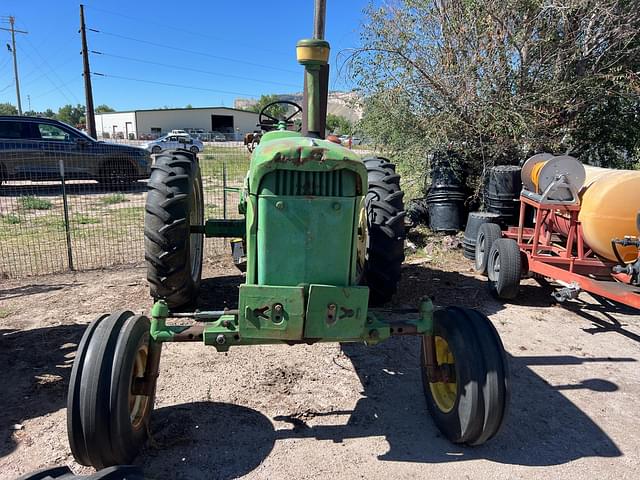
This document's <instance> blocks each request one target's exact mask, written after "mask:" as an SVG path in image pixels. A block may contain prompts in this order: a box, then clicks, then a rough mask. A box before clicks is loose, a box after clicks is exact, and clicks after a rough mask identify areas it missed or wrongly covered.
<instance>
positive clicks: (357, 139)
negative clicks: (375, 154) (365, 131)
mask: <svg viewBox="0 0 640 480" xmlns="http://www.w3.org/2000/svg"><path fill="white" fill-rule="evenodd" d="M339 138H340V142H341V143H342V144H343V145H348V144H349V139H351V145H360V144H361V143H362V139H361V138H360V137H353V136H351V135H341V136H340V137H339Z"/></svg>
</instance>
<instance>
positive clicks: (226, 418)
mask: <svg viewBox="0 0 640 480" xmlns="http://www.w3.org/2000/svg"><path fill="white" fill-rule="evenodd" d="M440 263H441V264H445V265H446V267H442V266H441V265H440V266H438V262H434V261H431V262H430V261H427V259H414V260H412V261H410V262H409V263H407V264H406V265H405V267H404V275H403V285H402V288H401V292H400V294H399V295H398V298H397V299H396V303H398V304H403V305H414V304H415V303H416V302H417V299H418V298H419V297H421V296H423V295H433V296H435V298H436V302H437V303H438V304H441V305H445V304H458V305H460V304H461V305H467V306H471V307H476V308H479V309H481V310H482V311H484V312H485V313H487V314H488V315H490V317H491V319H492V321H493V322H494V324H495V325H496V327H497V328H498V330H499V332H500V334H501V336H502V339H503V342H504V344H505V347H506V349H507V351H508V352H509V356H510V361H511V370H512V392H513V394H512V399H511V404H510V411H509V415H508V418H507V420H506V422H505V425H504V427H503V429H502V431H501V432H500V433H499V434H498V436H497V437H496V438H495V439H493V440H492V441H491V442H490V443H488V444H487V445H485V446H482V447H476V448H466V447H460V446H456V445H452V444H450V443H449V442H447V441H446V440H444V439H443V438H442V437H441V436H440V435H439V434H438V432H437V430H436V428H435V427H434V425H433V423H432V422H431V420H430V418H429V415H428V413H427V412H426V406H425V402H424V398H423V394H422V390H421V388H422V387H421V383H420V376H419V366H418V342H417V339H415V338H394V339H391V340H389V341H388V342H386V343H383V344H381V345H379V346H376V347H365V346H362V345H344V346H342V347H341V346H340V345H337V344H318V345H312V346H295V347H283V346H260V347H253V348H237V349H235V350H234V349H232V350H231V351H230V352H229V353H227V354H217V353H216V352H215V350H213V349H212V348H206V347H204V346H202V345H200V344H168V345H165V347H166V348H164V350H163V357H162V362H161V376H160V379H159V384H158V394H157V399H156V412H155V417H154V421H153V425H152V441H151V442H150V443H149V445H148V446H147V448H146V449H145V450H144V451H143V452H142V454H141V455H140V456H139V457H138V459H137V463H138V464H140V465H141V466H143V468H144V470H145V473H146V475H147V476H148V478H151V479H165V478H166V479H169V478H171V479H183V478H184V479H194V480H195V479H212V478H222V479H226V478H236V477H243V476H244V477H245V478H250V479H280V478H282V479H291V478H296V479H311V478H349V479H351V478H394V479H395V478H427V477H431V478H439V479H443V478H455V479H459V478H482V479H486V478H493V479H500V478H509V479H513V478H527V479H561V478H567V479H583V478H599V479H625V478H629V479H631V478H634V479H635V478H638V472H639V471H640V428H639V427H640V420H639V419H638V412H640V375H639V373H638V371H639V370H638V360H639V359H640V317H639V316H638V315H637V314H636V313H633V312H629V311H625V310H623V309H619V308H611V307H607V308H605V307H602V306H601V305H600V304H598V303H597V302H595V301H594V300H593V299H591V298H590V297H588V296H586V295H585V296H584V298H582V300H583V301H584V302H585V303H582V302H577V301H575V302H572V303H570V304H569V305H567V306H563V307H560V306H556V305H554V304H553V303H552V302H551V298H550V296H549V291H547V290H545V289H543V288H542V287H539V286H537V284H535V283H534V282H532V281H527V282H524V284H523V286H522V287H521V295H520V298H521V299H522V300H520V301H519V303H516V304H510V305H503V304H501V303H498V302H496V301H495V300H493V299H492V298H491V297H489V295H488V294H487V292H486V289H485V285H484V280H483V279H482V278H481V277H478V276H476V275H474V274H473V272H472V271H471V270H470V264H469V263H468V262H466V261H465V260H463V259H462V257H461V256H460V254H459V253H458V252H454V253H450V254H449V257H448V258H447V260H446V261H443V262H440ZM205 276H207V277H210V278H211V280H207V281H206V282H204V285H203V289H202V292H201V303H202V304H203V306H216V307H219V306H221V305H224V304H226V305H229V306H233V305H234V302H235V301H236V298H237V285H238V283H239V282H240V281H241V277H240V276H239V275H238V274H237V272H236V271H235V270H234V269H233V267H232V266H231V265H230V264H228V263H210V264H208V265H207V266H206V268H205ZM1 282H2V283H1V284H0V366H1V368H0V385H1V387H0V388H1V390H0V392H1V393H0V404H1V405H2V408H1V409H0V479H14V478H15V477H17V476H18V475H20V474H23V473H25V472H29V471H32V470H35V469H38V468H43V467H45V466H51V465H62V464H67V465H69V466H71V468H72V469H73V470H74V471H75V472H76V473H90V472H91V471H92V470H91V469H88V468H86V467H81V466H79V465H77V464H75V463H74V461H73V457H72V456H71V453H70V451H69V447H68V444H67V435H66V423H65V422H66V416H65V395H66V388H67V383H68V378H69V373H70V370H71V363H72V361H73V355H74V350H75V348H76V344H77V342H78V341H79V339H80V336H81V335H82V332H83V329H84V327H85V325H86V324H87V323H88V322H89V321H91V320H92V319H93V318H94V317H95V316H96V315H97V314H98V313H99V312H104V311H113V310H116V309H119V308H129V309H132V310H134V311H138V312H141V311H144V310H145V309H148V307H149V306H150V302H149V299H148V296H147V295H148V294H147V286H146V282H145V279H144V270H143V269H142V268H140V267H138V268H128V269H121V270H108V271H93V272H85V273H76V274H65V275H55V276H46V277H34V278H29V279H23V280H21V281H8V280H2V281H1Z"/></svg>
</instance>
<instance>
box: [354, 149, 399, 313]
mask: <svg viewBox="0 0 640 480" xmlns="http://www.w3.org/2000/svg"><path fill="white" fill-rule="evenodd" d="M363 162H364V164H365V166H366V167H367V174H368V180H369V190H368V192H367V195H366V197H365V211H366V222H363V221H361V227H360V229H361V230H365V229H366V230H367V233H368V234H367V235H364V234H363V235H362V238H363V239H365V240H362V241H367V242H368V243H367V244H366V246H365V247H364V250H365V251H366V253H364V252H363V253H364V257H365V258H364V259H362V258H360V259H359V264H360V263H361V266H360V268H361V271H360V272H359V273H360V280H361V283H363V284H364V285H367V286H368V287H369V304H371V305H381V304H384V303H386V302H388V301H389V300H391V297H392V296H393V294H394V293H395V292H396V290H397V287H398V282H399V281H400V268H401V266H402V262H403V261H404V238H405V226H404V217H405V211H404V204H403V201H402V198H403V196H404V192H403V191H402V190H401V189H400V175H398V174H397V173H396V168H395V165H393V164H392V163H390V162H389V161H388V160H387V159H385V158H381V157H370V158H365V159H364V160H363ZM365 223H366V225H365Z"/></svg>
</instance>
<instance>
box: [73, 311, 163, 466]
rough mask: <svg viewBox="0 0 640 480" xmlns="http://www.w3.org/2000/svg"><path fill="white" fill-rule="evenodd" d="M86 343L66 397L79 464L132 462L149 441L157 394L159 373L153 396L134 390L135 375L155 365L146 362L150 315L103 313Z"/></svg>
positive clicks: (107, 464) (91, 328)
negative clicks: (148, 431) (147, 438)
mask: <svg viewBox="0 0 640 480" xmlns="http://www.w3.org/2000/svg"><path fill="white" fill-rule="evenodd" d="M83 342H84V345H83V347H84V352H83V353H84V355H82V356H76V359H75V361H74V365H73V370H72V376H71V382H70V385H69V395H68V400H67V402H68V406H67V429H68V432H67V433H68V437H69V443H70V445H71V451H72V453H73V456H74V457H75V459H76V460H77V461H78V463H81V464H82V465H87V466H93V467H94V468H96V469H100V468H104V467H108V466H112V465H119V464H129V463H131V462H132V461H133V459H134V458H135V457H136V455H137V454H138V451H139V450H140V448H141V447H142V445H143V444H144V442H145V440H146V437H147V430H148V426H149V422H150V418H151V412H152V410H153V402H154V396H155V381H156V378H155V377H151V378H149V381H151V382H153V384H152V385H151V387H150V388H149V390H148V391H149V392H150V393H149V394H139V393H134V392H133V391H132V389H133V387H134V384H135V383H134V380H135V378H140V377H142V376H144V375H145V373H147V372H150V371H156V367H157V365H155V366H154V365H150V364H148V361H147V360H148V359H149V355H148V353H149V351H150V348H152V347H151V342H150V339H149V319H148V318H146V317H143V316H141V315H134V314H133V313H132V312H130V311H122V312H117V313H114V314H111V315H108V316H102V317H100V318H99V319H98V320H96V321H95V322H94V323H92V324H91V325H90V326H89V328H87V331H86V332H85V336H84V337H83V339H82V341H81V344H83ZM154 347H156V348H160V345H154ZM151 358H159V355H157V356H153V357H151Z"/></svg>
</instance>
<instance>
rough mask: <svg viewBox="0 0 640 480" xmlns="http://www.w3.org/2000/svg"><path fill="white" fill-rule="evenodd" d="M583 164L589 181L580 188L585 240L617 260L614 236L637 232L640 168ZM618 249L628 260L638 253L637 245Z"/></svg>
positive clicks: (590, 245)
mask: <svg viewBox="0 0 640 480" xmlns="http://www.w3.org/2000/svg"><path fill="white" fill-rule="evenodd" d="M584 167H585V171H586V181H585V183H584V187H583V188H582V190H581V191H580V198H581V207H580V215H579V217H578V218H579V220H580V222H581V224H582V232H583V237H584V241H585V242H586V244H587V245H589V247H591V249H592V250H593V251H594V252H596V253H597V254H598V255H600V256H602V257H604V258H606V259H609V260H611V261H617V260H616V257H615V254H614V253H613V249H612V248H611V239H612V238H622V237H624V236H625V235H631V236H637V235H638V231H637V227H636V216H637V215H638V211H639V210H640V171H637V170H612V169H608V168H598V167H591V166H588V165H585V166H584ZM618 251H619V252H620V255H621V256H622V258H623V259H624V260H625V261H627V262H628V261H631V260H634V259H635V258H636V257H637V256H638V249H637V248H634V247H618Z"/></svg>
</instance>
